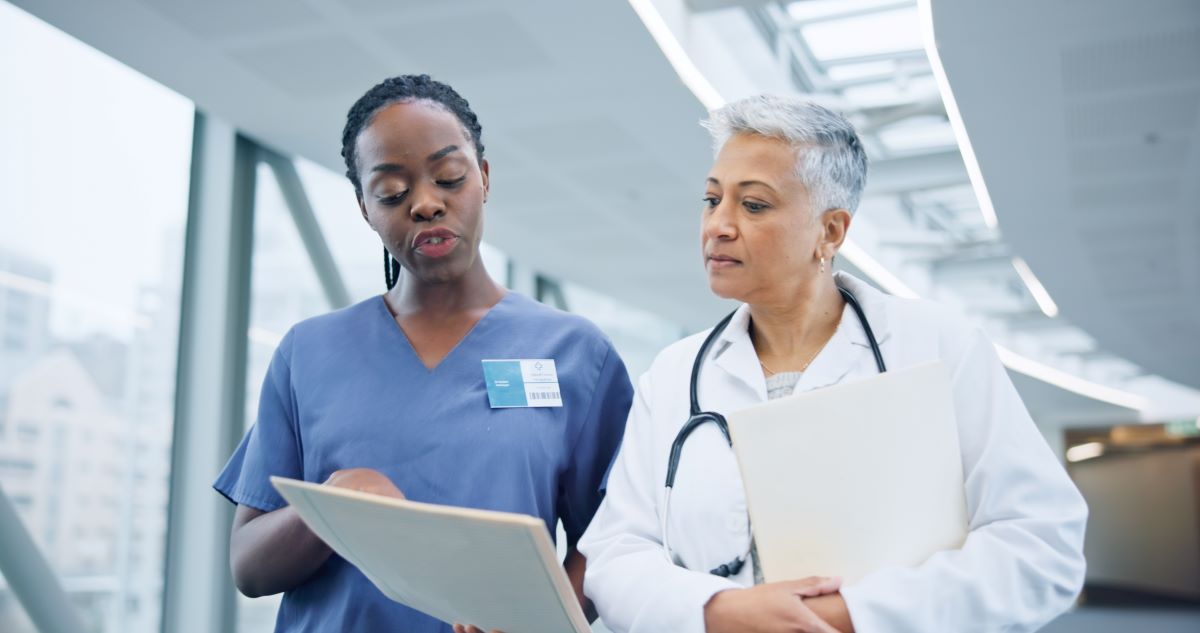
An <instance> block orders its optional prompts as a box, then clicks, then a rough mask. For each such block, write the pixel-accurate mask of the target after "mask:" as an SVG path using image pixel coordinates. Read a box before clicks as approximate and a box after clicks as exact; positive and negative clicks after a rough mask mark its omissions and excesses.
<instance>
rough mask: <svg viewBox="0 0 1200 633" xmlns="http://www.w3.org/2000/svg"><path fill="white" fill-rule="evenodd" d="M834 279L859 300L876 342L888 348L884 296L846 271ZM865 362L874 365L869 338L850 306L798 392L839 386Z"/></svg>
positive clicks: (797, 386) (796, 390) (799, 383)
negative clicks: (885, 344)
mask: <svg viewBox="0 0 1200 633" xmlns="http://www.w3.org/2000/svg"><path fill="white" fill-rule="evenodd" d="M835 280H836V282H837V285H838V286H841V287H843V288H845V289H847V290H849V291H850V292H851V293H852V294H853V295H854V297H855V298H856V299H858V303H859V305H860V306H862V309H863V313H864V314H865V315H866V317H867V321H868V322H869V323H870V324H871V330H872V331H873V332H874V334H875V340H876V342H877V343H878V344H879V346H880V350H884V349H886V348H884V347H883V344H884V342H885V341H886V340H887V339H888V337H889V336H890V334H891V332H890V328H889V327H888V322H887V321H888V320H887V311H886V306H885V304H884V302H883V301H882V299H883V294H882V293H881V292H879V291H878V290H876V289H875V288H873V287H871V286H868V285H867V284H866V283H864V282H863V281H861V280H859V279H857V278H855V277H853V276H852V275H849V274H846V273H844V272H839V273H837V274H836V275H835ZM863 362H869V363H870V365H871V366H872V367H874V365H875V359H874V355H873V354H872V352H871V343H870V339H868V338H867V333H866V330H864V329H863V326H862V322H860V321H859V319H858V314H857V313H855V312H854V308H853V307H851V306H850V304H849V303H847V304H846V306H845V308H843V310H842V320H841V321H840V322H839V324H838V329H837V331H836V332H834V334H833V336H832V337H831V338H830V339H829V342H828V343H826V344H825V348H824V349H822V350H821V352H820V353H819V354H818V355H817V357H816V358H815V359H813V362H812V364H811V365H809V366H808V370H807V371H805V372H804V374H803V375H802V376H801V377H800V381H799V382H797V383H796V389H795V392H796V393H800V392H802V391H810V390H812V389H820V388H821V387H828V386H829V385H834V384H837V383H839V382H841V381H842V380H843V379H845V378H846V376H847V374H849V373H850V372H851V371H853V370H854V368H855V367H857V366H858V365H859V364H860V363H863Z"/></svg>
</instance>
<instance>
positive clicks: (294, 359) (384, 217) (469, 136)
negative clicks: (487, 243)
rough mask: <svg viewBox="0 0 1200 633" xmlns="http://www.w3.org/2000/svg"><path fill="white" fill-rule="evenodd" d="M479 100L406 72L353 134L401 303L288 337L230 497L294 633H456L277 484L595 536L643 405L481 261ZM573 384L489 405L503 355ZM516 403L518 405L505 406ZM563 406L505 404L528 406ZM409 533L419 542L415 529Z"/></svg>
mask: <svg viewBox="0 0 1200 633" xmlns="http://www.w3.org/2000/svg"><path fill="white" fill-rule="evenodd" d="M481 135H482V131H481V128H480V125H479V122H478V121H477V119H476V117H475V114H474V113H473V112H472V111H471V109H470V107H469V106H468V104H467V102H466V100H464V99H463V98H462V97H461V96H459V95H458V93H456V92H455V91H454V90H453V89H452V88H450V87H449V86H446V85H445V84H442V83H439V82H437V81H433V80H432V79H430V78H429V77H428V76H425V75H420V76H411V75H406V76H401V77H394V78H391V79H388V80H386V81H384V82H383V83H381V84H379V85H377V86H375V87H374V88H372V89H371V90H370V91H368V92H367V93H366V94H365V95H363V97H362V98H361V99H359V100H358V102H357V103H355V104H354V106H353V107H352V108H351V109H350V112H349V115H348V117H347V121H346V127H345V130H344V132H343V136H342V155H343V157H344V158H345V160H346V168H347V176H348V177H349V178H350V181H351V182H352V183H353V184H354V189H355V193H356V194H357V198H358V206H359V209H360V211H361V212H362V216H363V219H365V220H366V222H367V224H368V225H369V226H370V227H371V229H372V230H374V231H375V232H376V233H377V234H378V235H379V238H380V240H381V241H382V242H383V246H384V249H385V277H386V281H387V286H388V291H387V292H386V294H383V295H381V296H376V297H373V298H371V299H368V300H366V301H363V302H362V303H358V304H356V305H352V306H350V307H348V308H345V309H342V310H338V311H336V312H333V313H330V314H326V315H323V316H319V317H316V318H313V319H308V320H306V321H303V322H301V323H298V324H297V325H295V326H294V327H293V328H292V329H291V331H289V332H288V334H287V335H286V336H285V337H284V338H283V340H282V342H281V343H280V344H279V348H278V350H276V352H275V355H274V358H273V359H272V361H271V365H270V368H269V369H268V371H267V376H266V380H265V381H264V384H263V388H262V397H261V402H260V406H259V412H258V419H257V421H256V423H255V425H254V427H253V428H252V429H251V430H250V432H249V433H247V435H246V437H245V439H244V440H243V441H242V443H241V445H240V446H239V447H238V449H237V451H236V452H235V453H234V455H233V457H232V458H231V459H230V460H229V464H228V465H227V466H226V467H225V470H224V471H223V472H222V473H221V475H220V477H219V478H218V479H217V481H216V483H215V485H214V487H215V488H216V489H217V491H219V492H220V493H221V494H223V495H225V496H226V497H227V498H229V500H230V501H233V502H234V503H236V504H237V506H238V507H237V513H236V517H235V519H234V523H233V531H232V535H231V541H230V564H231V567H232V569H233V576H234V579H235V581H236V583H237V586H238V588H239V589H240V590H241V591H242V593H244V594H246V595H248V596H251V597H254V596H262V595H268V594H274V593H279V592H284V598H283V602H282V604H281V606H280V609H279V615H278V618H277V621H276V627H275V630H276V631H287V632H299V631H372V632H374V631H405V632H418V631H430V632H433V631H438V632H446V631H449V630H450V626H449V625H447V624H444V623H441V622H439V621H437V620H435V619H433V618H431V617H429V616H426V615H424V614H422V613H420V612H417V611H415V610H413V609H410V608H408V607H405V606H403V605H401V604H398V603H395V602H392V601H391V600H389V599H388V598H386V597H384V595H383V594H382V593H380V592H379V590H377V589H376V588H375V587H374V585H372V584H371V583H370V582H369V581H368V580H367V579H366V578H365V577H364V576H363V575H362V573H360V572H359V571H358V569H356V568H355V567H353V566H352V565H350V564H349V563H347V562H346V561H345V560H343V559H341V558H340V557H339V556H337V555H336V554H333V553H332V552H331V551H330V549H329V548H328V546H326V545H325V544H324V543H323V542H322V541H321V540H320V539H318V538H317V537H316V536H315V535H313V534H312V533H311V532H310V531H309V530H308V529H307V528H306V527H305V526H304V524H303V522H302V521H301V520H300V519H299V517H298V516H297V515H296V514H295V512H294V511H292V510H291V509H290V508H288V507H287V506H286V505H285V502H284V500H283V499H282V498H281V497H280V496H279V495H278V494H277V493H276V492H275V490H274V489H273V488H272V487H271V484H270V482H269V477H270V476H272V475H280V476H284V477H291V478H295V479H303V480H307V481H316V482H326V483H328V484H329V485H338V486H343V487H349V488H355V489H359V490H366V491H370V492H377V493H381V494H390V495H394V496H399V495H403V496H406V497H408V498H409V499H413V500H416V501H423V502H429V503H439V504H448V505H455V506H465V507H473V508H484V509H490V510H502V511H508V512H521V513H525V514H530V515H533V516H537V517H541V518H542V519H543V520H544V521H545V522H546V528H547V529H548V530H549V531H550V533H551V534H554V533H555V524H556V523H557V522H558V521H559V520H560V519H561V520H562V522H563V526H564V528H565V531H566V534H567V538H568V556H567V559H566V561H565V563H564V566H565V567H566V569H567V573H568V575H569V576H570V577H571V579H572V582H573V584H574V585H575V588H576V593H577V594H578V595H579V596H580V597H581V601H582V596H583V593H582V582H583V567H584V560H583V558H582V556H581V555H580V554H579V553H578V551H576V549H575V543H576V542H577V541H578V539H579V537H580V535H582V534H583V531H584V528H586V527H587V525H588V522H589V521H590V520H591V518H592V515H593V513H594V512H595V511H596V508H597V506H598V505H599V503H600V497H601V492H600V486H601V483H602V480H603V477H604V473H605V469H606V468H607V466H608V464H609V461H610V459H611V458H612V456H613V454H614V453H615V451H616V449H617V446H618V444H619V443H620V438H621V434H622V431H623V429H624V424H625V418H626V415H627V414H628V411H629V406H630V400H631V397H632V388H631V386H630V383H629V378H628V376H627V374H626V372H625V366H624V364H623V363H622V362H621V359H620V358H619V357H618V356H617V353H616V351H615V350H614V349H613V347H612V344H611V343H610V342H609V340H608V339H607V338H606V337H605V336H604V335H603V334H601V333H600V331H599V330H597V329H596V327H595V326H593V325H592V324H591V323H589V322H588V321H586V320H585V319H583V318H580V317H577V316H573V315H570V314H566V313H564V312H560V311H557V310H554V309H551V308H548V307H546V306H543V305H542V304H540V303H537V302H535V301H533V300H531V299H528V298H526V297H524V296H521V295H518V294H516V293H513V292H508V291H506V290H505V289H504V288H503V287H502V286H500V285H498V284H497V283H496V282H494V281H493V280H492V279H491V278H490V277H489V276H488V274H487V271H486V270H484V267H483V262H482V261H481V260H480V255H479V243H480V240H481V239H482V236H483V207H484V203H485V201H486V200H487V193H488V162H487V160H486V159H484V157H483V149H484V148H483V143H482V140H481ZM498 359H521V360H528V361H531V362H530V363H528V364H527V365H528V367H533V366H534V365H537V366H539V367H540V369H541V371H543V373H544V372H546V371H547V370H548V369H549V370H551V373H552V374H553V373H556V374H557V383H556V384H554V383H551V385H552V386H549V387H545V388H543V389H542V391H541V395H540V397H535V396H536V394H531V395H530V398H528V399H527V398H525V397H524V395H523V394H503V393H499V392H494V393H491V394H489V392H488V389H487V386H486V383H485V379H484V369H485V365H487V366H488V367H489V368H491V369H490V370H493V371H494V370H495V368H496V367H498V366H497V365H495V364H488V363H487V361H489V360H498ZM506 398H507V399H508V401H504V400H505V399H506ZM547 403H549V404H558V405H559V406H504V407H497V406H494V405H496V404H502V405H512V404H516V405H522V404H534V405H542V404H547ZM396 538H397V539H403V538H405V535H404V534H402V533H397V534H396Z"/></svg>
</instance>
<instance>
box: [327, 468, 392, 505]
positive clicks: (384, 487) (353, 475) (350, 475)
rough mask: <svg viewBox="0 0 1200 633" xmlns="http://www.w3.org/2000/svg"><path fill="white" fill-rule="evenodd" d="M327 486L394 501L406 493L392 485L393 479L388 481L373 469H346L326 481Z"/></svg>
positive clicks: (335, 472) (383, 475) (385, 476)
mask: <svg viewBox="0 0 1200 633" xmlns="http://www.w3.org/2000/svg"><path fill="white" fill-rule="evenodd" d="M325 485H326V486H335V487H338V488H347V489H349V490H357V491H359V492H368V493H371V494H373V495H381V496H384V497H392V498H394V499H403V498H404V493H403V492H400V489H399V488H397V487H396V484H394V483H392V480H391V479H388V477H387V475H385V474H383V473H381V472H379V471H378V470H374V469H371V468H346V469H344V470H338V471H334V473H333V474H332V475H330V476H329V479H326V480H325Z"/></svg>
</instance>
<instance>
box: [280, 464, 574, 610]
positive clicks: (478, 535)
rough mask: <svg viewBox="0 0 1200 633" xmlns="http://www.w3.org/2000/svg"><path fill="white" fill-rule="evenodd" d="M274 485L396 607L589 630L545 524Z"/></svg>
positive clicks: (289, 483) (309, 486)
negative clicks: (395, 602)
mask: <svg viewBox="0 0 1200 633" xmlns="http://www.w3.org/2000/svg"><path fill="white" fill-rule="evenodd" d="M271 483H272V484H274V486H275V488H276V489H277V490H279V494H281V495H283V498H284V499H286V500H287V501H288V503H289V504H291V506H292V507H293V508H295V510H296V513H297V514H299V515H300V518H301V519H303V520H304V523H305V524H306V525H308V527H309V529H311V530H312V531H313V532H314V533H316V535H317V536H319V537H321V539H322V540H323V541H325V542H326V543H328V544H329V546H330V547H332V548H333V550H334V551H335V552H337V553H338V555H339V556H341V557H342V558H345V559H346V560H347V561H349V562H350V563H352V564H353V565H355V566H356V567H358V568H359V569H360V570H361V571H362V572H363V574H365V575H366V576H367V578H369V579H370V580H371V582H372V583H374V584H375V586H376V587H378V588H379V590H380V591H382V592H383V593H384V595H386V596H387V597H389V598H391V599H392V600H395V601H397V602H400V603H403V604H406V605H408V606H410V607H413V608H414V609H417V610H419V611H423V612H425V613H428V614H429V615H431V616H433V617H435V618H437V619H439V620H442V621H444V622H451V623H453V622H460V623H463V624H474V625H476V626H478V627H480V628H481V629H483V630H493V629H497V630H501V631H506V632H507V633H563V632H564V631H575V632H577V633H585V632H587V631H589V628H588V625H587V620H586V618H585V617H584V615H583V611H582V610H580V608H579V603H578V601H577V600H576V599H575V593H574V591H573V590H572V589H571V585H570V582H569V581H568V580H567V576H566V574H565V573H564V572H563V569H562V566H561V565H560V564H559V561H558V560H557V557H556V554H555V550H554V546H553V545H551V543H550V536H549V535H548V534H547V533H546V526H545V524H544V523H542V522H541V521H540V520H539V519H536V518H534V517H531V516H526V515H523V514H510V513H506V512H491V511H486V510H472V509H467V508H454V507H448V506H439V505H432V504H426V503H417V502H414V501H406V500H400V499H391V498H387V497H380V496H377V495H371V494H366V493H362V492H357V491H352V490H344V489H340V488H334V487H330V486H321V485H317V484H313V483H308V482H303V481H296V480H293V479H285V478H282V477H272V478H271Z"/></svg>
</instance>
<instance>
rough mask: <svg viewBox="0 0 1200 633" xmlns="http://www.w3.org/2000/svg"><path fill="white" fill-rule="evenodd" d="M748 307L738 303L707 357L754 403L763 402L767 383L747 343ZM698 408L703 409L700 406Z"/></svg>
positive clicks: (751, 344) (748, 333) (752, 349)
mask: <svg viewBox="0 0 1200 633" xmlns="http://www.w3.org/2000/svg"><path fill="white" fill-rule="evenodd" d="M749 326H750V306H748V305H746V304H742V306H741V307H740V308H738V310H737V312H736V313H735V314H734V315H733V318H732V319H730V321H729V325H728V326H726V328H725V331H724V332H722V333H721V336H720V341H719V344H718V346H717V347H716V349H715V350H714V351H713V355H712V356H710V357H709V358H710V359H711V362H712V363H713V364H714V365H716V366H717V367H718V368H720V369H721V371H723V372H725V373H726V374H727V375H728V379H729V380H732V381H734V382H736V383H739V385H740V386H741V387H743V388H745V389H749V390H750V392H751V393H753V394H754V396H755V401H757V402H764V401H766V399H767V381H766V378H764V377H763V372H762V369H761V368H760V367H759V364H758V354H757V353H756V352H755V351H754V344H753V343H751V342H750V332H749ZM701 406H704V405H703V404H701Z"/></svg>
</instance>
